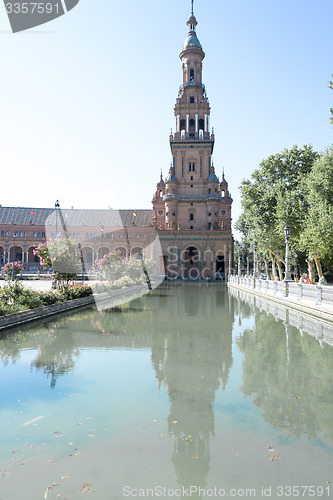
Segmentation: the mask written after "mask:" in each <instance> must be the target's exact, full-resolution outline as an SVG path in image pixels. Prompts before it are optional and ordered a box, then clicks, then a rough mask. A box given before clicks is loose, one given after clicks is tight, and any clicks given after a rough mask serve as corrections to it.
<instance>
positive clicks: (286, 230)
mask: <svg viewBox="0 0 333 500" xmlns="http://www.w3.org/2000/svg"><path fill="white" fill-rule="evenodd" d="M284 237H285V239H286V270H285V275H284V281H292V277H291V273H290V261H289V238H290V227H289V226H286V227H285V228H284Z"/></svg>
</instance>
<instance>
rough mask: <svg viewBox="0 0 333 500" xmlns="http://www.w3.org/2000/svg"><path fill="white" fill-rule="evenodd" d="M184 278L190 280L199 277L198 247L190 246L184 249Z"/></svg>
mask: <svg viewBox="0 0 333 500" xmlns="http://www.w3.org/2000/svg"><path fill="white" fill-rule="evenodd" d="M184 278H186V279H191V280H197V279H199V278H200V254H199V251H198V249H197V248H195V247H192V246H191V247H188V248H186V250H185V251H184Z"/></svg>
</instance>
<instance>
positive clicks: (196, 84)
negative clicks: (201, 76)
mask: <svg viewBox="0 0 333 500" xmlns="http://www.w3.org/2000/svg"><path fill="white" fill-rule="evenodd" d="M186 87H201V88H202V89H203V91H204V92H206V87H205V86H204V84H203V83H201V82H198V81H194V80H193V81H190V82H185V83H183V85H181V86H180V87H179V92H182V91H183V90H184V89H185V88H186Z"/></svg>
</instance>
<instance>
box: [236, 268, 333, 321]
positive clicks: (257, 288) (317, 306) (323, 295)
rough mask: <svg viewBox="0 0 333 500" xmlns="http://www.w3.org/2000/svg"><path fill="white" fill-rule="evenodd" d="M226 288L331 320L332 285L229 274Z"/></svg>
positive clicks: (332, 309) (332, 317) (332, 311)
mask: <svg viewBox="0 0 333 500" xmlns="http://www.w3.org/2000/svg"><path fill="white" fill-rule="evenodd" d="M227 285H228V288H234V289H237V290H242V291H244V292H247V293H250V294H253V295H257V296H259V297H262V298H264V299H267V300H271V301H273V302H276V303H278V304H281V305H284V306H288V307H290V308H293V309H296V310H298V311H299V312H302V313H305V314H311V315H313V316H317V317H318V318H321V319H325V320H327V321H332V322H333V287H331V286H327V285H309V284H305V283H295V282H294V281H270V280H263V279H256V278H253V277H249V278H248V277H245V276H229V279H228V284H227Z"/></svg>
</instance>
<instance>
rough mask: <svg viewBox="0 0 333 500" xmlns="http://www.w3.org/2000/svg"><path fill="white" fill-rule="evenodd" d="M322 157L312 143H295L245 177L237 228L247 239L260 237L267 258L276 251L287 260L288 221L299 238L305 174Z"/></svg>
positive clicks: (305, 207)
mask: <svg viewBox="0 0 333 500" xmlns="http://www.w3.org/2000/svg"><path fill="white" fill-rule="evenodd" d="M318 157H319V155H318V153H317V152H315V151H313V149H312V147H311V146H304V147H303V148H298V147H297V146H294V147H293V148H292V149H290V150H288V149H285V150H284V151H282V152H281V153H278V154H276V155H271V156H269V157H268V158H267V159H266V160H263V161H262V162H261V163H260V166H259V169H257V170H255V171H254V172H253V173H252V176H251V180H243V182H242V184H241V187H240V191H241V203H242V208H243V213H242V215H241V217H240V218H239V219H238V221H237V223H236V229H238V230H239V231H241V232H242V233H243V235H244V237H245V240H246V241H248V242H253V241H257V242H258V251H259V252H260V253H261V254H262V255H263V256H264V257H265V258H269V257H272V255H274V254H275V255H276V256H279V258H280V259H281V260H283V255H284V248H285V240H284V231H283V229H284V227H285V226H286V225H289V226H290V227H291V228H292V234H293V240H292V241H293V242H295V241H297V239H298V238H299V234H300V232H301V228H302V224H303V220H304V214H305V213H306V210H307V203H308V201H307V197H306V190H307V186H306V183H305V178H306V176H307V175H308V174H309V172H310V171H311V169H312V166H313V163H314V161H315V160H316V159H317V158H318Z"/></svg>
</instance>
